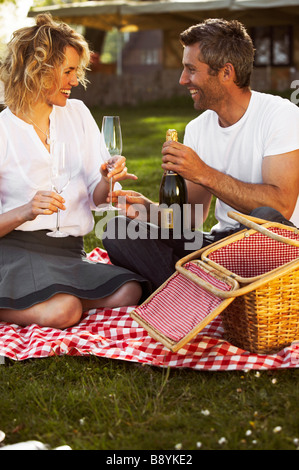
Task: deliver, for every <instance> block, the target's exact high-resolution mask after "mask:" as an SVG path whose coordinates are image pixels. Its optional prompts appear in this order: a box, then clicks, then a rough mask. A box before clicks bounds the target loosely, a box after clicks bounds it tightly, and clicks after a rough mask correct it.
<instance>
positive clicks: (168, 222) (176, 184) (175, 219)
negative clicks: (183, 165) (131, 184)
mask: <svg viewBox="0 0 299 470" xmlns="http://www.w3.org/2000/svg"><path fill="white" fill-rule="evenodd" d="M166 140H173V141H175V142H177V141H178V134H177V131H176V130H175V129H168V131H167V132H166ZM159 204H160V206H161V207H160V213H161V228H162V229H168V230H169V231H171V232H172V233H175V234H182V233H183V229H184V210H183V209H184V207H183V206H184V204H187V187H186V182H185V180H184V178H183V177H182V176H180V175H179V174H178V173H176V172H174V171H169V170H166V171H165V172H164V174H163V176H162V180H161V184H160V192H159Z"/></svg>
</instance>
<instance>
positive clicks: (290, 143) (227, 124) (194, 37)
mask: <svg viewBox="0 0 299 470" xmlns="http://www.w3.org/2000/svg"><path fill="white" fill-rule="evenodd" d="M180 39H181V42H182V44H183V46H184V52H183V72H182V75H181V78H180V83H181V85H183V86H185V87H187V89H188V90H189V91H190V94H191V97H192V99H193V102H194V107H195V109H197V110H201V111H205V112H203V113H202V114H200V115H199V116H198V117H197V118H195V119H194V120H193V121H191V122H190V123H189V124H188V125H187V126H186V130H185V137H184V143H183V144H182V143H179V142H173V141H169V142H165V143H164V145H163V148H162V154H163V157H162V168H163V169H164V170H174V171H176V172H177V173H179V174H180V175H181V176H183V178H184V179H185V181H186V184H187V190H188V204H190V205H191V218H192V221H193V222H195V220H196V212H195V210H196V208H197V207H198V204H202V206H203V215H204V220H205V219H206V217H207V215H208V213H209V209H210V205H211V200H212V196H213V195H214V196H215V197H216V198H217V201H216V209H215V216H216V219H217V221H218V223H217V224H216V225H215V226H214V227H213V228H212V230H211V232H209V233H208V234H206V233H204V234H202V233H201V234H200V235H201V237H202V238H201V239H202V244H203V246H204V245H207V244H209V243H212V242H214V241H217V240H219V239H222V238H224V237H226V236H227V235H230V234H232V233H234V232H236V231H238V230H240V226H239V225H238V223H237V222H235V221H234V220H232V219H230V218H229V217H228V215H227V212H228V211H230V210H235V211H238V212H241V213H245V214H251V215H254V216H256V217H261V218H264V219H267V220H272V221H274V220H275V221H278V222H281V223H285V224H294V225H296V226H299V198H298V190H299V109H298V108H297V107H296V106H295V104H293V103H291V102H290V101H289V100H286V99H282V98H281V97H278V96H273V95H270V94H265V93H259V92H256V91H252V90H251V89H250V76H251V72H252V68H253V60H254V48H253V44H252V41H251V38H250V37H249V35H248V34H247V32H246V30H245V28H244V26H243V25H242V24H241V23H239V22H238V21H235V20H234V21H226V20H222V19H209V20H206V21H204V22H203V23H200V24H198V25H195V26H192V27H190V28H188V29H187V30H186V31H184V32H183V33H182V34H181V36H180ZM123 195H125V196H126V207H127V211H126V212H127V216H128V217H134V213H135V211H134V210H132V209H131V207H130V205H132V204H134V203H138V204H142V205H143V206H144V207H145V208H146V209H147V212H148V213H150V210H151V209H152V207H153V204H154V203H152V202H151V201H149V200H148V199H147V198H145V197H144V196H142V195H141V194H139V193H136V192H133V191H116V192H115V193H114V195H113V197H114V200H116V199H117V197H119V196H123ZM289 220H290V222H289ZM116 221H117V224H116V225H118V228H120V227H121V226H122V224H128V223H129V222H130V219H124V218H116V219H113V222H110V224H108V229H107V232H106V234H105V235H104V239H103V243H104V246H105V248H106V249H107V251H108V254H109V256H110V259H111V261H112V262H113V263H115V264H118V265H121V266H126V267H128V268H129V269H131V270H134V271H136V272H138V273H140V274H142V275H143V276H145V277H147V278H148V279H149V280H150V281H151V282H152V284H153V288H157V287H158V286H159V285H160V284H161V282H163V281H165V280H166V279H167V278H168V277H169V276H170V275H171V274H172V272H173V271H174V269H175V263H176V261H177V260H178V259H179V258H181V257H182V256H185V255H187V254H188V250H186V249H185V247H186V244H185V242H186V240H185V239H184V237H182V238H181V239H178V240H175V239H170V240H165V239H160V238H159V239H150V237H148V238H147V239H141V238H140V239H135V240H130V239H129V237H127V238H126V239H125V240H120V239H116V240H113V239H112V238H113V237H110V236H109V233H114V230H113V231H111V224H114V229H115V222H116ZM139 223H140V222H139ZM109 226H110V227H109ZM139 230H140V229H139ZM144 230H146V228H144ZM196 235H198V234H196V232H195V237H196ZM116 238H117V237H116ZM192 251H194V250H192ZM158 272H159V274H158Z"/></svg>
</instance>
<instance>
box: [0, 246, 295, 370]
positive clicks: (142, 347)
mask: <svg viewBox="0 0 299 470" xmlns="http://www.w3.org/2000/svg"><path fill="white" fill-rule="evenodd" d="M89 256H90V258H91V259H93V260H96V261H99V262H109V259H108V257H107V254H106V253H105V252H103V251H102V250H100V249H99V248H97V249H95V250H94V251H93V252H92V253H91V254H90V255H89ZM131 310H133V307H128V308H118V309H113V310H110V309H105V310H90V311H89V312H86V313H85V314H84V316H83V318H82V320H81V322H80V323H79V324H78V325H76V326H74V327H72V328H68V329H66V330H55V329H52V328H41V327H39V326H37V325H30V326H28V327H25V328H22V327H19V326H17V325H14V324H8V323H0V356H4V357H7V358H11V359H14V360H24V359H28V358H43V357H49V356H55V355H59V356H60V355H65V354H67V355H72V356H85V355H95V356H98V357H105V358H110V359H118V360H125V361H131V362H139V363H142V364H150V365H154V366H159V367H173V368H177V367H180V368H181V367H185V368H191V369H195V370H211V371H220V370H221V371H222V370H223V371H224V370H245V369H260V370H261V369H279V368H297V367H299V342H295V343H293V344H292V345H291V346H290V347H288V348H285V349H283V350H282V351H280V352H279V353H277V354H273V355H258V354H251V353H249V352H247V351H244V350H242V349H239V348H237V347H235V346H232V345H231V344H229V343H228V342H226V341H224V340H223V338H222V327H221V322H220V319H219V318H216V319H215V320H213V322H211V323H210V324H209V325H208V326H206V327H205V328H204V329H203V330H202V331H201V332H200V334H199V335H198V336H197V337H196V338H194V339H193V341H192V342H191V343H189V344H187V345H186V346H185V347H184V348H183V349H181V350H180V351H179V352H177V353H172V352H170V351H169V350H168V349H167V348H165V347H164V346H163V345H162V344H160V343H158V342H157V341H155V340H154V339H152V338H151V337H150V336H149V335H148V333H147V332H146V331H145V330H144V329H143V328H142V327H141V326H139V325H138V324H137V323H136V322H135V321H134V320H133V319H132V318H131V317H130V311H131Z"/></svg>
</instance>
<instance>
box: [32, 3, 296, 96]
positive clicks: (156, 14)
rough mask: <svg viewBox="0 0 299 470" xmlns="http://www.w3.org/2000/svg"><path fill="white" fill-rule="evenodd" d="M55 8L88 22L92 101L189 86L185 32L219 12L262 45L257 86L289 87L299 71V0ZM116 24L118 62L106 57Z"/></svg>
mask: <svg viewBox="0 0 299 470" xmlns="http://www.w3.org/2000/svg"><path fill="white" fill-rule="evenodd" d="M39 11H41V10H38V9H35V10H34V12H33V13H31V14H32V15H35V14H37V13H38V12H39ZM47 11H52V13H53V15H54V16H56V17H58V18H60V19H62V20H64V21H66V22H69V23H72V24H80V25H83V26H85V27H86V28H87V29H86V34H87V38H88V39H89V40H90V41H91V44H92V47H93V49H94V50H95V56H94V60H93V66H92V72H91V73H90V82H91V83H90V86H89V87H88V92H87V93H86V94H84V100H85V101H87V103H88V104H104V105H107V104H113V103H115V104H119V105H122V104H131V105H134V104H136V103H140V102H142V101H149V100H158V99H161V98H168V97H171V96H177V95H182V94H184V93H186V91H185V90H184V89H183V87H181V86H180V85H179V84H178V81H179V77H180V73H181V68H182V66H181V60H182V47H181V46H180V44H179V41H178V37H179V33H180V32H181V31H182V30H183V29H185V28H187V27H188V26H190V25H192V24H195V23H197V22H200V21H202V20H203V19H205V18H211V17H221V18H226V19H238V20H240V21H241V22H242V23H243V24H244V25H245V26H246V27H247V30H248V32H249V33H250V35H251V37H252V38H253V41H254V45H255V48H256V57H255V66H254V73H253V77H252V88H254V89H256V90H259V91H268V90H276V91H278V92H283V91H285V90H290V88H291V84H292V83H293V82H294V81H295V80H296V79H297V78H299V28H298V27H297V24H298V22H299V0H259V1H258V0H211V1H209V0H198V1H194V0H191V1H180V0H176V1H173V0H161V1H159V0H152V1H146V0H145V1H144V0H140V1H134V2H131V1H130V0H124V2H123V3H119V2H115V1H114V0H108V1H107V0H106V1H105V2H101V1H98V2H95V1H93V2H83V3H79V4H78V3H77V4H75V5H72V4H68V5H65V6H57V5H56V6H53V7H52V10H51V8H47ZM112 28H114V30H115V31H117V34H118V38H119V40H118V52H117V54H116V58H115V63H114V64H111V63H110V64H102V63H101V61H100V57H101V54H102V47H103V44H104V37H105V34H106V32H107V31H109V30H111V29H112ZM111 88H112V90H113V92H112V91H111ZM82 93H83V92H82V91H78V94H81V95H82ZM82 96H83V95H82ZM80 97H81V96H80ZM82 99H83V98H82Z"/></svg>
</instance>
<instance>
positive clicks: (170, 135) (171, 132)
mask: <svg viewBox="0 0 299 470" xmlns="http://www.w3.org/2000/svg"><path fill="white" fill-rule="evenodd" d="M166 140H173V141H174V142H177V141H178V133H177V131H176V130H175V129H168V131H167V132H166Z"/></svg>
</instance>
